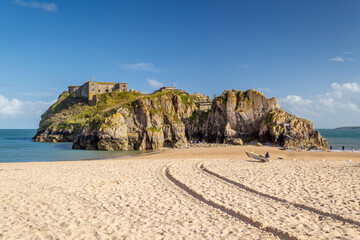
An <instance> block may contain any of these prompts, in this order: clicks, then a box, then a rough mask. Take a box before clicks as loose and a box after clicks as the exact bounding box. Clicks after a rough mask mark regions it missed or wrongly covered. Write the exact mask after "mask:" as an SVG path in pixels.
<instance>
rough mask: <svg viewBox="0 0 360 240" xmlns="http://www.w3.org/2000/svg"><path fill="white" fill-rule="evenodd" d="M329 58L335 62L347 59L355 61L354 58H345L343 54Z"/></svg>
mask: <svg viewBox="0 0 360 240" xmlns="http://www.w3.org/2000/svg"><path fill="white" fill-rule="evenodd" d="M328 60H329V61H334V62H345V61H348V62H352V61H354V59H353V58H343V57H342V56H336V57H333V58H329V59H328Z"/></svg>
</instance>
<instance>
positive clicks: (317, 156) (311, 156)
mask: <svg viewBox="0 0 360 240" xmlns="http://www.w3.org/2000/svg"><path fill="white" fill-rule="evenodd" d="M229 149H231V152H232V153H231V154H230V155H229V156H228V158H224V157H220V156H219V155H222V156H226V155H227V154H226V150H229ZM245 151H251V152H256V153H259V154H262V155H265V153H266V152H269V154H270V161H286V160H293V159H294V158H295V159H296V160H298V161H321V160H322V159H325V161H347V160H349V159H351V161H356V162H358V161H359V162H360V151H354V152H351V151H341V150H340V151H334V150H333V151H295V150H282V149H281V148H280V147H275V146H256V145H242V146H234V145H227V146H221V145H218V146H216V147H191V148H181V149H176V148H162V149H160V150H157V151H152V152H147V153H140V154H137V155H132V156H131V155H129V156H124V157H114V158H96V159H80V160H63V161H38V162H2V163H0V165H1V164H37V163H44V164H46V163H72V162H103V161H119V160H127V159H136V158H137V159H144V158H147V159H149V160H150V159H181V158H186V159H197V158H199V157H202V156H203V155H204V154H206V155H207V154H209V155H208V156H207V158H209V159H215V158H217V159H235V160H236V159H239V160H240V159H249V157H248V156H247V155H246V154H245ZM219 152H220V153H221V154H218V153H219ZM174 155H177V156H178V157H176V158H174V157H173V156H174ZM154 156H155V157H154ZM278 157H281V158H282V159H278Z"/></svg>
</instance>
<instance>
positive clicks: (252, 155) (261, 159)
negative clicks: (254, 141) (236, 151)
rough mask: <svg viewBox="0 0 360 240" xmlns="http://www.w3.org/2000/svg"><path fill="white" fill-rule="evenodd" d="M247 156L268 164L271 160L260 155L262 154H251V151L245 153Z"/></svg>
mask: <svg viewBox="0 0 360 240" xmlns="http://www.w3.org/2000/svg"><path fill="white" fill-rule="evenodd" d="M245 152H246V154H247V155H248V156H249V157H251V158H254V159H256V160H260V161H262V162H268V161H269V159H267V158H266V157H264V156H262V155H260V154H257V153H254V152H249V151H245Z"/></svg>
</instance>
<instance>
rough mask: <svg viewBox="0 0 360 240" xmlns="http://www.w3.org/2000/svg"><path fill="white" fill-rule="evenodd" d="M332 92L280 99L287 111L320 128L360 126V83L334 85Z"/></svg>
mask: <svg viewBox="0 0 360 240" xmlns="http://www.w3.org/2000/svg"><path fill="white" fill-rule="evenodd" d="M331 88H332V90H331V91H328V92H325V93H323V94H320V95H316V96H310V97H308V99H304V98H303V97H301V96H296V95H288V96H286V97H285V98H281V99H279V102H280V104H281V106H282V107H284V109H285V110H289V111H290V112H292V113H294V114H295V115H297V116H299V117H304V118H307V119H309V120H310V121H314V122H315V126H318V127H338V126H343V125H356V126H357V125H359V120H358V119H360V94H359V93H360V83H358V82H352V83H342V84H340V83H332V84H331Z"/></svg>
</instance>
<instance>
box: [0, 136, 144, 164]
mask: <svg viewBox="0 0 360 240" xmlns="http://www.w3.org/2000/svg"><path fill="white" fill-rule="evenodd" d="M35 133H36V130H35V129H0V162H51V161H72V160H85V159H104V158H121V157H126V156H132V155H137V154H140V153H142V152H140V151H89V150H73V149H71V147H72V143H39V142H34V141H33V140H32V139H31V138H32V137H33V136H34V135H35Z"/></svg>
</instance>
